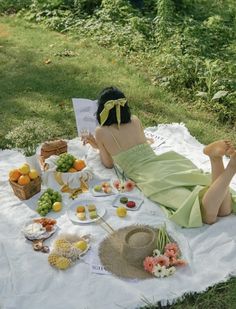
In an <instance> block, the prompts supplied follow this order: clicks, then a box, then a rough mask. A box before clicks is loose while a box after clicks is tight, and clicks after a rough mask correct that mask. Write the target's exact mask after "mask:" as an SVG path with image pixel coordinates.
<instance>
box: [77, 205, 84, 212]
mask: <svg viewBox="0 0 236 309" xmlns="http://www.w3.org/2000/svg"><path fill="white" fill-rule="evenodd" d="M76 212H85V207H84V206H78V207H77V208H76Z"/></svg>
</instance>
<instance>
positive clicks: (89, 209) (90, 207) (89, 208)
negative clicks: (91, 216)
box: [88, 204, 96, 211]
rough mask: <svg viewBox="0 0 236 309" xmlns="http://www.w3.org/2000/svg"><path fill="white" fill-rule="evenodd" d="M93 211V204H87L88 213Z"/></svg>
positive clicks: (94, 207)
mask: <svg viewBox="0 0 236 309" xmlns="http://www.w3.org/2000/svg"><path fill="white" fill-rule="evenodd" d="M94 210H96V206H95V205H94V204H89V205H88V211H94Z"/></svg>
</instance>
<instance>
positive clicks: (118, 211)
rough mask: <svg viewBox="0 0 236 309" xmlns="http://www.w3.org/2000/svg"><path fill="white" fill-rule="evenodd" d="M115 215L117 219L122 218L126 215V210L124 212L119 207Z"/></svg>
mask: <svg viewBox="0 0 236 309" xmlns="http://www.w3.org/2000/svg"><path fill="white" fill-rule="evenodd" d="M116 214H117V216H118V217H121V218H123V217H125V216H126V215H127V210H126V208H125V207H123V206H120V207H118V208H117V209H116Z"/></svg>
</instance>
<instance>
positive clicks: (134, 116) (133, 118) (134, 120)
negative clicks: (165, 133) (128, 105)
mask: <svg viewBox="0 0 236 309" xmlns="http://www.w3.org/2000/svg"><path fill="white" fill-rule="evenodd" d="M131 121H133V122H135V123H140V120H139V118H138V117H137V116H136V115H132V116H131Z"/></svg>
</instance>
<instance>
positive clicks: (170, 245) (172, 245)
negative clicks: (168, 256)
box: [165, 242, 179, 254]
mask: <svg viewBox="0 0 236 309" xmlns="http://www.w3.org/2000/svg"><path fill="white" fill-rule="evenodd" d="M166 250H173V251H174V252H175V254H177V253H178V252H179V247H178V245H177V244H176V243H174V242H170V243H168V244H167V245H166V246H165V251H166Z"/></svg>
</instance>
